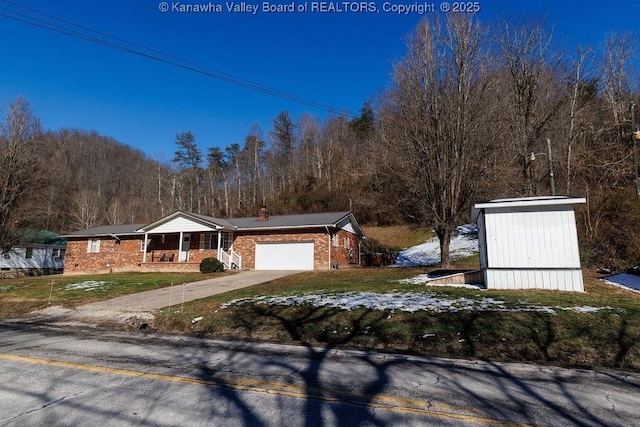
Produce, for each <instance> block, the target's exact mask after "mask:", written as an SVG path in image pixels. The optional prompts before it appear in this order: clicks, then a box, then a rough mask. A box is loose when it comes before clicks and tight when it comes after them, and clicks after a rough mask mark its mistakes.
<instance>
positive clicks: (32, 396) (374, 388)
mask: <svg viewBox="0 0 640 427" xmlns="http://www.w3.org/2000/svg"><path fill="white" fill-rule="evenodd" d="M639 407H640V374H631V373H624V372H593V371H588V370H567V369H560V368H555V367H542V366H534V365H523V364H505V363H487V362H481V361H454V360H446V359H436V358H422V357H413V356H402V355H393V354H381V353H370V352H360V351H338V350H332V349H320V348H311V347H304V346H300V347H292V346H283V345H268V344H251V343H240V342H224V341H214V340H204V339H195V338H187V337H175V336H159V335H155V334H145V333H141V332H136V333H114V332H108V331H104V330H99V329H90V328H89V329H87V330H76V329H60V328H52V327H36V326H33V325H21V324H15V323H13V324H7V323H0V425H2V426H20V427H22V426H37V425H48V426H62V425H64V426H80V425H82V426H87V425H89V426H90V425H94V426H126V425H139V426H186V425H189V426H199V425H202V426H204V425H206V426H218V425H220V426H222V425H224V426H285V425H286V426H329V425H330V426H391V425H398V426H400V425H402V426H407V425H412V426H415V425H443V426H454V425H455V426H461V425H462V426H477V425H550V426H561V425H562V426H566V425H581V426H630V425H640V411H639V410H638V408H639Z"/></svg>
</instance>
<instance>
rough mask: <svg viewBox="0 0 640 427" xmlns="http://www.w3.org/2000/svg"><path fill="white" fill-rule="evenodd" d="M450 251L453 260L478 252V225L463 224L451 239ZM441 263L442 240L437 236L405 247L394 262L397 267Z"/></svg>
mask: <svg viewBox="0 0 640 427" xmlns="http://www.w3.org/2000/svg"><path fill="white" fill-rule="evenodd" d="M449 251H450V255H451V259H452V260H456V259H459V258H464V257H467V256H470V255H474V254H476V253H478V226H477V225H475V224H465V225H461V226H459V227H458V228H457V229H456V235H455V236H454V237H453V238H452V239H451V243H450V246H449ZM439 263H440V241H439V240H438V238H437V237H434V238H433V239H430V240H428V241H427V242H425V243H423V244H421V245H417V246H413V247H411V248H408V249H405V250H404V251H402V252H400V254H398V259H397V260H396V263H395V264H394V265H395V266H397V267H417V266H429V265H436V264H439Z"/></svg>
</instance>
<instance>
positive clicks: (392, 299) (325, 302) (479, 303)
mask: <svg viewBox="0 0 640 427" xmlns="http://www.w3.org/2000/svg"><path fill="white" fill-rule="evenodd" d="M247 303H253V304H268V305H275V306H302V305H311V306H314V307H331V308H339V309H343V310H353V309H357V308H368V309H370V310H379V311H384V310H391V311H394V310H398V311H406V312H410V313H412V312H416V311H433V312H436V313H456V312H461V311H503V312H507V311H509V312H519V311H535V312H542V313H549V314H555V313H556V310H574V311H576V312H579V313H594V312H597V311H599V310H603V309H611V307H588V306H583V307H547V306H538V305H530V304H526V303H522V304H521V305H520V306H516V307H507V306H506V305H505V304H506V303H505V301H500V300H496V299H494V298H488V297H483V298H479V299H472V298H464V297H460V298H446V297H439V296H437V295H436V294H434V293H430V292H404V293H403V292H388V293H383V294H377V293H372V292H347V293H340V294H306V295H288V296H273V297H265V296H261V297H255V298H240V299H235V300H232V301H229V302H227V303H225V304H223V305H221V306H220V309H224V308H226V307H229V306H232V305H241V304H247Z"/></svg>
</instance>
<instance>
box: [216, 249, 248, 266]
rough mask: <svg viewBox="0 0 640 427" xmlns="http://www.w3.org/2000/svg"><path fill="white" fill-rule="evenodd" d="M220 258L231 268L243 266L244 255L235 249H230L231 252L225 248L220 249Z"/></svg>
mask: <svg viewBox="0 0 640 427" xmlns="http://www.w3.org/2000/svg"><path fill="white" fill-rule="evenodd" d="M218 259H219V260H220V262H222V263H223V264H224V266H225V267H227V268H228V269H229V270H233V269H234V268H242V257H241V256H240V255H238V254H237V253H235V252H234V251H233V249H229V253H227V252H226V251H225V250H223V249H220V251H219V252H218Z"/></svg>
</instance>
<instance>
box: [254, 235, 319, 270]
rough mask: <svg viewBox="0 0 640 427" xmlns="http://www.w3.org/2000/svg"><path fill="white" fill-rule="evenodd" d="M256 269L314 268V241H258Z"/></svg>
mask: <svg viewBox="0 0 640 427" xmlns="http://www.w3.org/2000/svg"><path fill="white" fill-rule="evenodd" d="M256 270H313V242H295V243H256Z"/></svg>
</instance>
